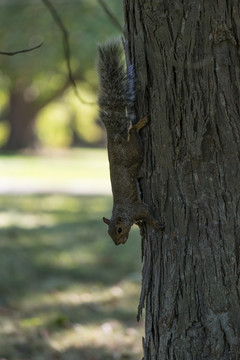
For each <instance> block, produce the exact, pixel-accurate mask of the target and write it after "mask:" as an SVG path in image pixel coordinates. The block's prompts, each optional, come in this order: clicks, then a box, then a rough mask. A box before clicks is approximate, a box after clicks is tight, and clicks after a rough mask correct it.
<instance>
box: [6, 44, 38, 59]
mask: <svg viewBox="0 0 240 360" xmlns="http://www.w3.org/2000/svg"><path fill="white" fill-rule="evenodd" d="M42 45H43V42H42V43H41V44H39V45H37V46H34V47H32V48H29V49H23V50H18V51H13V52H7V51H0V55H8V56H13V55H16V54H20V53H26V52H30V51H33V50H36V49H38V48H40V47H41V46H42Z"/></svg>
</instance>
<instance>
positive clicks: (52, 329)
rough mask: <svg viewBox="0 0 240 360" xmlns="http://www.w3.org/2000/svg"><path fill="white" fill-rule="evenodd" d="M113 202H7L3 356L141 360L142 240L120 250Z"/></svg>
mask: <svg viewBox="0 0 240 360" xmlns="http://www.w3.org/2000/svg"><path fill="white" fill-rule="evenodd" d="M111 202H112V201H111V199H110V198H108V197H100V196H97V197H92V196H89V197H86V196H85V197H71V196H60V195H51V196H28V197H24V196H18V197H13V196H1V197H0V204H1V205H0V211H1V222H0V236H1V243H0V250H1V251H0V263H1V266H0V294H1V296H0V313H1V316H0V357H1V358H6V359H18V360H26V359H31V360H39V359H44V360H48V359H49V360H50V359H51V360H52V359H61V360H71V359H84V360H90V359H99V360H100V359H108V360H110V359H111V360H113V359H116V358H118V359H131V360H137V359H139V358H140V356H141V333H142V325H138V324H137V323H136V311H137V304H138V296H139V291H140V281H139V280H140V258H141V255H140V241H139V235H138V232H137V231H136V232H135V231H132V233H131V236H130V239H129V241H128V242H127V244H126V245H125V246H119V247H116V246H115V245H114V244H113V242H112V241H111V240H110V238H109V237H108V235H107V233H106V227H105V224H103V222H102V220H101V217H102V215H104V214H107V213H109V212H110V210H111Z"/></svg>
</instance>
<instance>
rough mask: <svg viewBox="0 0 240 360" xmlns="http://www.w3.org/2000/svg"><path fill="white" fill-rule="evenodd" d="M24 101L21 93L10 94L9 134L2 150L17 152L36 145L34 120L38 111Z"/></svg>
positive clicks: (33, 104)
mask: <svg viewBox="0 0 240 360" xmlns="http://www.w3.org/2000/svg"><path fill="white" fill-rule="evenodd" d="M35 105H36V104H35V103H29V102H27V101H26V100H25V99H24V95H23V91H18V90H13V91H12V92H11V94H10V101H9V113H8V122H9V125H10V134H9V138H8V141H7V143H6V145H5V146H4V149H6V150H11V151H15V150H19V149H23V148H27V147H33V146H34V145H35V144H36V135H35V119H36V115H37V113H38V111H39V109H38V108H37V107H36V106H35Z"/></svg>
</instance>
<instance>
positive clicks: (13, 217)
mask: <svg viewBox="0 0 240 360" xmlns="http://www.w3.org/2000/svg"><path fill="white" fill-rule="evenodd" d="M55 224H56V220H55V218H54V216H52V215H50V214H44V215H41V216H39V214H38V215H37V214H26V213H19V212H18V211H14V210H12V211H8V212H0V228H11V227H15V226H16V227H19V228H22V229H34V228H36V227H39V226H47V227H50V226H53V225H55Z"/></svg>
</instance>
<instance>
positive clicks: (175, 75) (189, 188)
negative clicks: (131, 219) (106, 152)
mask: <svg viewBox="0 0 240 360" xmlns="http://www.w3.org/2000/svg"><path fill="white" fill-rule="evenodd" d="M124 10H125V21H126V28H125V36H127V38H128V40H129V49H130V55H131V58H132V60H133V62H134V64H135V69H136V75H137V111H138V115H139V117H140V116H144V115H148V117H149V118H150V125H149V127H148V128H146V129H144V130H143V132H142V136H143V142H144V148H145V160H144V165H143V176H142V178H141V188H142V192H143V198H144V200H145V201H146V202H147V203H148V204H149V205H151V207H152V208H154V209H155V212H156V214H158V216H159V217H163V218H164V220H165V224H166V230H165V232H164V234H163V236H161V233H159V232H157V231H155V230H154V229H152V228H151V227H150V226H146V227H145V239H144V241H143V258H144V264H143V280H142V293H141V298H140V305H139V313H141V312H142V309H143V307H145V322H146V332H145V339H144V342H143V346H144V360H150V359H151V360H153V359H154V360H155V359H156V360H159V359H161V360H163V359H164V360H166V359H177V360H181V359H184V360H188V359H211V360H216V359H240V296H239V291H240V283H239V272H240V260H239V245H240V235H239V233H240V208H239V207H240V186H239V182H240V165H239V161H240V102H239V99H240V56H239V41H240V5H239V2H238V1H237V0H222V1H212V0H205V1H203V0H199V1H189V0H183V1H181V2H180V1H175V0H170V1H159V0H145V1H143V0H125V2H124Z"/></svg>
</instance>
